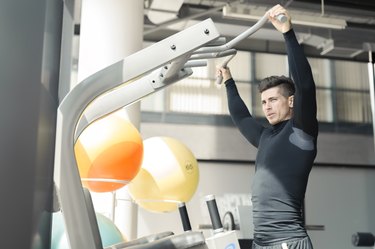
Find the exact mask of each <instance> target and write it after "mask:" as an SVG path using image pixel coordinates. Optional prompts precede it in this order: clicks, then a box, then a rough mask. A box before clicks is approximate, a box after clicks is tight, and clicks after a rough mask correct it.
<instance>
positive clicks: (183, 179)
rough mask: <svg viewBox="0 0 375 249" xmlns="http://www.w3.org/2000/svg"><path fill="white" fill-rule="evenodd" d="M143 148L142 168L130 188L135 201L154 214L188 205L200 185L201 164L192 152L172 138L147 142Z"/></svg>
mask: <svg viewBox="0 0 375 249" xmlns="http://www.w3.org/2000/svg"><path fill="white" fill-rule="evenodd" d="M143 146H144V155H143V162H142V167H141V169H140V171H139V173H138V175H137V176H136V177H135V178H134V179H133V180H132V181H131V183H130V184H129V185H128V189H129V193H130V196H131V197H132V198H133V200H134V201H135V202H136V203H137V204H138V205H139V206H141V207H142V208H144V209H146V210H148V211H153V212H170V211H173V210H175V209H177V207H178V205H177V204H178V203H179V202H187V201H189V200H190V199H191V198H192V197H193V195H194V193H195V191H196V189H197V187H198V182H199V168H198V162H197V160H196V158H195V157H194V155H193V153H192V152H191V151H190V149H189V148H188V147H187V146H186V145H184V144H183V143H182V142H180V141H178V140H177V139H174V138H171V137H152V138H148V139H145V140H144V141H143Z"/></svg>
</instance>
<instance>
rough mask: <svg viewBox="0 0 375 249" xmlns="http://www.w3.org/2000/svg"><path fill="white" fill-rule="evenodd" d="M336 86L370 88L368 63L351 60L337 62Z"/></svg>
mask: <svg viewBox="0 0 375 249" xmlns="http://www.w3.org/2000/svg"><path fill="white" fill-rule="evenodd" d="M335 77H336V87H337V88H342V89H353V90H369V79H368V72H367V64H366V63H359V62H351V61H336V62H335Z"/></svg>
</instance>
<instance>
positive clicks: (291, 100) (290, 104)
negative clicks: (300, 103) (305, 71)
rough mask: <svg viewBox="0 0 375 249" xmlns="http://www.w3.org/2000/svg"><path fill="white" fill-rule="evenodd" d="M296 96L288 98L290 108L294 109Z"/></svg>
mask: <svg viewBox="0 0 375 249" xmlns="http://www.w3.org/2000/svg"><path fill="white" fill-rule="evenodd" d="M293 103H294V95H292V96H289V97H288V104H289V107H290V108H293Z"/></svg>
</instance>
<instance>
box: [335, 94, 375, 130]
mask: <svg viewBox="0 0 375 249" xmlns="http://www.w3.org/2000/svg"><path fill="white" fill-rule="evenodd" d="M336 109H337V119H338V121H339V122H340V121H341V122H355V123H370V122H371V106H370V96H369V93H366V92H350V91H337V108H336Z"/></svg>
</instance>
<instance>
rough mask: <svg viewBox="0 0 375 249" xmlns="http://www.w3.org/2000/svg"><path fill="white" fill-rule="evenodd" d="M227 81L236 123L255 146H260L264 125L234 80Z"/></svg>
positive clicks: (228, 96)
mask: <svg viewBox="0 0 375 249" xmlns="http://www.w3.org/2000/svg"><path fill="white" fill-rule="evenodd" d="M225 83H226V84H225V86H226V90H227V98H228V109H229V113H230V115H231V117H232V120H233V122H234V124H235V125H236V126H237V127H238V129H239V131H240V132H241V133H242V135H243V136H244V137H245V138H246V139H247V140H248V141H249V142H250V143H251V144H252V145H253V146H255V147H258V145H259V140H260V136H261V133H262V131H263V126H262V125H261V124H259V123H258V122H257V121H256V120H255V119H254V118H253V117H252V116H251V114H250V112H249V110H248V109H247V106H246V105H245V103H244V102H243V100H242V98H241V97H240V95H239V93H238V89H237V86H236V84H235V82H234V80H233V79H229V80H227V82H225Z"/></svg>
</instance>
